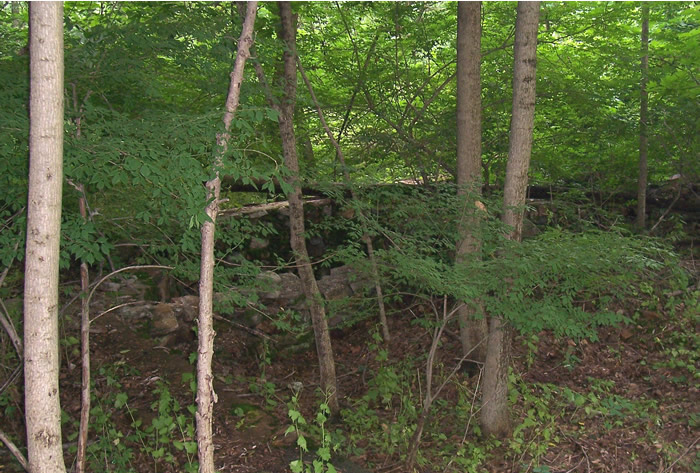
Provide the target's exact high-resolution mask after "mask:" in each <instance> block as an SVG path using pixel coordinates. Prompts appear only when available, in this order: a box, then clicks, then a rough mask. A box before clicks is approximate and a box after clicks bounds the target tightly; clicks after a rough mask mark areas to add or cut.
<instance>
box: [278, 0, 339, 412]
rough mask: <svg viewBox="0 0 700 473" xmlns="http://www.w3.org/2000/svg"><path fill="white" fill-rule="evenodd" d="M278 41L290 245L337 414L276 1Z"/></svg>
mask: <svg viewBox="0 0 700 473" xmlns="http://www.w3.org/2000/svg"><path fill="white" fill-rule="evenodd" d="M278 5H279V10H280V19H281V20H282V25H281V29H280V33H281V38H282V40H283V41H284V42H285V43H286V46H287V47H286V48H285V50H284V54H283V60H284V98H283V99H282V100H281V103H280V105H278V106H277V108H278V112H279V114H278V115H279V117H278V122H279V127H280V135H281V137H282V149H283V153H284V163H285V166H286V167H287V169H288V170H289V171H290V175H289V177H288V178H287V183H288V184H289V186H290V187H291V189H292V190H291V191H290V192H289V195H288V196H287V199H288V200H289V223H290V243H291V247H292V251H293V252H294V257H295V259H296V265H297V270H298V271H299V278H300V279H301V284H302V288H303V290H304V296H305V297H306V301H307V304H308V305H309V311H310V312H311V321H312V323H313V327H314V336H315V339H316V351H317V354H318V362H319V371H320V378H321V379H320V381H321V389H322V390H323V391H324V392H325V393H326V395H327V396H328V406H329V408H330V410H331V413H332V414H333V415H336V414H338V412H339V410H340V408H339V405H338V392H337V391H338V390H337V384H336V376H335V361H334V360H333V348H332V345H331V337H330V332H329V331H328V322H327V320H326V311H325V308H324V306H323V298H322V296H321V292H320V291H319V289H318V285H317V283H316V278H315V277H314V272H313V269H312V267H311V261H310V260H309V254H308V252H307V250H306V239H305V236H304V235H305V231H306V230H305V227H304V208H303V206H302V197H301V185H300V182H299V159H298V157H297V150H296V138H295V136H294V105H295V102H296V89H297V65H296V57H295V54H294V51H295V50H296V27H295V25H294V19H293V17H292V7H291V4H290V3H289V2H279V3H278Z"/></svg>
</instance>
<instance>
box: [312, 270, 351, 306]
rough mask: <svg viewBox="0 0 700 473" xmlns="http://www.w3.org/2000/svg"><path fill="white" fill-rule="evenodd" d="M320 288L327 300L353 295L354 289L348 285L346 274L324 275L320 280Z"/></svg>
mask: <svg viewBox="0 0 700 473" xmlns="http://www.w3.org/2000/svg"><path fill="white" fill-rule="evenodd" d="M318 290H319V291H321V294H322V295H323V297H325V298H326V300H329V301H333V300H336V299H342V298H343V297H350V296H352V289H351V288H350V286H349V285H348V280H347V278H346V277H344V275H341V276H337V275H336V276H333V275H332V274H330V275H328V276H324V277H322V278H321V279H319V281H318Z"/></svg>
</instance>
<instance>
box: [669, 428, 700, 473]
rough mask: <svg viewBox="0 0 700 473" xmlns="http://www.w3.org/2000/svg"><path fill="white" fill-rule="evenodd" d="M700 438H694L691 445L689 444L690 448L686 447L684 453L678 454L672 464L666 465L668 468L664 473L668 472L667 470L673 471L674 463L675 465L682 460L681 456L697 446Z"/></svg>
mask: <svg viewBox="0 0 700 473" xmlns="http://www.w3.org/2000/svg"><path fill="white" fill-rule="evenodd" d="M698 440H700V437H697V438H696V439H695V440H693V443H691V444H690V445H688V448H686V449H685V451H684V452H683V453H681V454H680V455H679V456H678V458H676V459H675V461H674V462H673V463H671V464H670V465H668V466H667V467H666V469H665V470H664V471H663V473H666V472H667V471H671V468H673V465H675V464H676V463H678V462H679V461H681V458H683V457H684V456H686V455H687V454H688V452H689V451H690V449H691V448H693V447H694V446H695V444H696V443H698Z"/></svg>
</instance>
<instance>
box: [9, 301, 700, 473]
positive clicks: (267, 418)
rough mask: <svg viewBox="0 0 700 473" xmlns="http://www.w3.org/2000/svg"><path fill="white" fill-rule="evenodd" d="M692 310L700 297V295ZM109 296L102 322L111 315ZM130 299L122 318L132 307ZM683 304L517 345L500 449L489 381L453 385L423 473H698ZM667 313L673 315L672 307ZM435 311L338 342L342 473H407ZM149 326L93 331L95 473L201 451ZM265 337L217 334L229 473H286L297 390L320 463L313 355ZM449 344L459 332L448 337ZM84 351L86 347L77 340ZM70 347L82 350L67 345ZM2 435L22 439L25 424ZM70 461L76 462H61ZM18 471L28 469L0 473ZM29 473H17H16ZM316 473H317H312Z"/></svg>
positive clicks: (189, 349)
mask: <svg viewBox="0 0 700 473" xmlns="http://www.w3.org/2000/svg"><path fill="white" fill-rule="evenodd" d="M695 296H697V291H696V292H695ZM111 297H113V295H112V296H110V295H109V294H108V293H102V294H101V295H100V296H98V297H97V298H96V299H95V301H94V307H93V313H99V312H100V311H102V310H105V309H106V308H109V307H110V305H113V303H114V300H113V299H111ZM129 297H134V296H127V298H126V299H123V298H122V299H120V302H121V303H124V302H133V303H138V302H139V301H137V300H129ZM688 300H689V299H688V298H687V297H686V299H685V303H684V302H683V299H682V297H676V298H675V299H673V300H672V301H670V302H669V301H668V300H666V301H663V300H659V301H657V304H655V305H654V306H653V307H652V306H647V307H635V306H634V304H632V305H631V306H630V307H633V308H630V309H624V310H626V312H627V315H628V316H629V317H630V318H631V319H632V320H633V323H632V324H630V325H627V326H623V327H619V328H605V329H602V330H601V332H600V340H599V341H595V342H593V341H579V342H575V341H573V340H563V341H562V340H555V339H554V338H553V337H552V335H551V334H549V333H547V332H543V333H540V334H539V335H538V336H537V337H529V338H523V337H521V336H515V337H514V339H513V372H512V375H511V380H512V381H513V383H512V385H513V388H512V392H511V402H512V407H513V420H514V426H515V431H514V434H513V436H512V437H511V438H509V439H505V440H501V441H497V440H494V439H484V438H481V436H480V435H479V433H478V399H477V397H476V396H475V391H477V387H478V384H479V381H480V377H479V374H478V373H476V374H472V375H471V376H470V375H469V374H466V373H464V372H458V373H457V374H456V375H455V376H454V377H452V378H450V379H449V380H447V383H446V384H445V389H444V390H443V391H442V392H441V394H440V396H439V398H438V400H437V401H436V402H435V404H434V407H433V409H432V411H431V416H430V418H429V419H428V422H427V423H426V432H425V434H424V436H423V441H422V443H421V449H420V455H419V465H418V466H417V471H420V472H437V471H474V472H490V473H498V472H528V471H529V472H535V473H546V472H550V473H553V472H561V473H563V472H612V473H623V472H653V473H662V472H663V473H670V472H679V473H680V472H698V471H700V442H699V440H700V411H699V409H698V407H699V406H700V390H699V387H700V376H699V375H698V371H697V370H698V368H700V367H699V366H698V360H699V356H700V355H699V354H698V349H699V347H698V333H699V332H698V320H699V319H698V313H697V311H698V305H697V304H695V305H693V304H692V303H688ZM669 304H672V305H669ZM427 310H428V307H426V306H425V305H418V304H413V305H412V304H411V301H404V303H403V304H398V305H396V306H395V307H393V314H392V315H391V316H390V317H389V320H390V329H391V333H392V335H393V338H392V341H391V342H390V343H389V344H388V346H385V347H383V346H382V345H381V344H378V343H377V342H376V340H375V338H373V337H372V334H373V333H375V332H376V330H377V328H376V323H375V321H374V320H364V321H360V322H359V323H356V324H355V325H352V326H350V327H346V328H344V329H336V330H333V332H332V337H333V347H334V353H335V362H336V367H337V368H336V369H337V375H338V383H339V386H338V388H339V392H340V394H341V399H342V401H341V407H343V415H342V420H336V421H333V422H330V421H329V422H326V423H325V424H324V426H323V427H324V431H326V432H328V431H330V432H332V433H333V436H332V441H333V442H334V443H337V449H336V450H333V449H331V453H332V455H331V459H330V462H331V463H332V464H333V465H334V466H335V467H336V469H337V470H338V471H342V472H350V473H362V472H370V471H372V472H401V471H405V469H404V467H403V464H402V463H401V458H402V456H403V455H405V453H406V449H407V447H408V443H409V442H410V439H411V435H410V433H411V430H412V426H414V425H415V419H416V416H417V415H418V414H419V413H420V405H421V404H420V402H421V401H420V398H421V397H422V395H423V394H424V392H425V389H426V386H425V364H426V356H425V354H426V353H427V351H428V349H429V347H430V344H431V332H430V331H429V330H426V329H425V328H422V327H421V326H419V325H417V324H415V323H414V322H415V320H416V319H415V317H416V316H417V315H419V314H420V312H421V311H424V312H425V311H427ZM151 323H152V322H151V321H150V320H148V319H138V320H134V319H130V318H129V317H127V316H124V315H123V314H121V313H120V312H119V311H113V312H110V313H107V314H106V315H104V316H101V317H99V318H98V319H97V320H96V321H95V322H94V325H93V329H92V340H91V341H92V373H93V375H92V376H93V381H94V383H95V387H94V390H93V393H94V399H93V404H92V405H93V409H94V410H93V416H92V418H93V424H92V425H91V442H92V443H91V458H92V459H91V462H92V463H91V464H92V466H93V471H115V472H121V471H138V472H180V471H188V468H187V467H186V466H185V465H186V463H187V461H188V454H187V453H186V450H187V449H188V448H189V449H190V454H189V459H190V460H191V459H193V458H194V456H193V455H192V454H193V453H194V452H195V451H196V449H195V450H192V449H193V448H194V444H193V440H194V438H193V436H192V433H193V430H192V429H193V422H194V420H193V419H194V415H192V414H191V410H192V409H194V407H193V406H194V395H193V393H192V389H191V382H190V381H191V379H192V376H193V373H194V365H193V364H192V363H191V362H190V360H191V359H192V358H193V356H192V354H193V353H195V352H196V342H195V340H194V337H192V338H191V339H187V337H185V338H184V339H183V340H178V341H176V343H175V344H174V345H171V346H169V347H167V348H166V347H161V346H158V345H159V339H157V338H154V337H152V336H150V335H149V333H150V332H149V330H150V328H151V327H149V324H151ZM257 329H258V330H260V331H261V332H262V333H265V334H268V336H269V337H270V338H269V339H268V338H264V337H261V336H259V335H254V334H251V333H250V332H249V331H246V330H242V329H241V328H240V327H236V326H233V325H231V324H228V323H226V322H225V321H221V320H219V321H217V324H216V330H217V337H216V340H215V345H216V355H215V361H214V374H215V383H214V386H215V390H216V392H217V394H218V402H217V403H216V405H215V422H214V443H215V446H216V453H215V458H216V464H217V467H218V471H220V472H261V473H262V472H269V473H277V472H280V473H281V472H286V471H290V468H289V462H290V461H291V460H294V459H295V458H296V459H298V458H299V451H298V448H297V443H296V439H297V437H296V434H294V433H291V434H288V435H285V432H286V431H287V430H288V427H289V426H290V425H291V421H290V418H289V416H288V413H289V410H290V405H289V402H290V399H291V395H292V389H293V388H294V386H295V385H294V384H293V383H301V384H296V386H297V388H298V387H299V386H303V388H302V390H301V394H300V396H299V404H298V406H292V407H293V408H294V409H298V410H299V411H300V412H301V413H302V414H303V416H304V417H305V419H307V421H308V424H309V425H308V426H302V427H301V431H302V433H303V434H304V435H306V437H308V439H309V445H310V450H311V451H310V452H309V453H305V454H304V455H303V460H304V461H305V462H310V461H311V460H313V459H314V458H316V456H315V453H314V452H315V450H316V448H317V447H318V444H319V441H320V439H321V438H322V436H321V434H320V432H321V429H320V428H319V427H318V425H315V424H314V420H315V419H316V413H317V412H318V410H319V404H320V403H321V402H322V401H323V399H321V398H320V395H319V393H318V392H317V391H316V388H317V386H318V384H317V383H318V369H317V363H316V354H315V350H314V349H313V345H312V344H308V343H307V344H306V345H303V344H302V345H299V346H294V347H287V348H282V347H281V346H278V342H279V340H281V337H282V333H281V332H280V331H277V330H276V329H275V328H274V326H273V324H272V323H270V322H269V321H265V322H263V323H262V324H261V325H260V326H258V327H257ZM452 329H453V330H455V329H456V327H452ZM72 335H74V336H77V334H72ZM68 340H73V341H74V342H75V339H72V338H70V337H69V338H68ZM78 347H79V344H77V342H76V344H74V345H72V346H71V345H70V343H69V344H68V346H64V347H63V348H62V353H63V355H64V360H63V362H64V366H69V367H71V368H72V369H64V370H63V371H62V375H61V398H62V407H63V409H64V411H65V413H66V414H67V415H68V416H69V418H70V419H72V420H71V421H69V422H68V423H66V424H65V425H66V428H65V431H64V435H65V438H64V441H65V442H66V443H67V444H68V451H69V452H73V451H74V450H75V443H74V438H75V436H74V433H75V430H76V427H77V422H76V419H78V418H79V411H80V369H79V360H80V358H79V354H78ZM459 352H460V348H459V344H458V341H457V339H456V336H454V334H446V335H444V336H443V339H442V345H441V346H440V348H439V351H438V356H437V358H436V360H435V379H436V380H435V381H434V382H433V391H435V389H436V386H437V385H438V383H442V381H444V380H445V379H446V377H447V375H448V374H449V373H450V371H451V370H452V367H453V366H454V364H455V360H457V359H458V358H459ZM12 424H13V426H12V427H13V428H11V429H10V428H7V427H5V429H6V431H10V432H14V434H15V435H17V436H19V435H21V429H22V427H21V423H20V421H18V422H17V423H14V422H13V423H12ZM72 457H73V455H72V454H70V453H67V455H66V458H72ZM6 460H7V457H5V456H3V457H1V458H0V471H3V472H5V471H15V470H16V469H17V468H18V466H16V464H14V466H13V465H12V464H8V465H6V467H4V468H3V467H2V463H4V462H6ZM16 471H20V470H18V469H17V470H16ZM309 471H313V470H309Z"/></svg>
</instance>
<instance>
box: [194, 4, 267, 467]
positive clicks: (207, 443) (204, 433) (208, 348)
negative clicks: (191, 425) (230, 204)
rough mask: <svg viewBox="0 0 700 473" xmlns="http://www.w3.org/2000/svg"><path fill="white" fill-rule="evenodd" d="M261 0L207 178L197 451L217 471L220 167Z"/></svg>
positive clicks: (246, 34)
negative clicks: (216, 305)
mask: <svg viewBox="0 0 700 473" xmlns="http://www.w3.org/2000/svg"><path fill="white" fill-rule="evenodd" d="M257 3H258V2H257V1H251V2H248V4H247V10H246V15H245V19H244V21H243V29H242V31H241V36H240V38H239V39H238V53H237V54H236V60H235V62H234V65H233V70H232V72H231V82H230V84H229V90H228V97H227V98H226V111H225V113H224V118H223V121H224V130H225V131H224V132H223V133H221V134H220V135H219V136H217V145H218V147H219V150H218V153H219V154H218V155H217V156H216V158H215V159H214V163H213V166H212V167H213V169H214V172H215V176H214V178H213V179H212V180H210V181H209V182H207V184H206V187H207V200H209V201H210V202H209V204H208V205H207V208H206V212H207V215H208V216H209V218H210V219H211V221H208V222H204V224H203V225H202V230H201V235H202V257H201V262H200V265H201V266H200V280H199V319H198V328H199V329H198V337H199V339H198V352H197V355H198V356H197V413H196V414H195V418H196V421H197V452H198V455H199V471H200V473H214V472H215V471H216V469H215V467H214V444H213V438H212V437H213V434H212V420H213V413H214V404H215V403H216V401H217V396H216V393H215V392H214V384H213V380H214V376H213V374H212V369H211V365H212V359H213V356H214V337H215V336H216V332H215V331H214V322H213V319H214V315H213V299H214V297H213V296H214V264H215V259H214V244H215V230H216V216H217V214H218V211H219V195H220V192H221V179H220V178H219V168H220V167H221V166H222V164H223V157H224V155H225V153H226V149H227V147H228V141H229V130H230V129H231V122H232V121H233V116H234V114H235V112H236V109H237V108H238V103H239V99H240V93H241V84H242V82H243V69H244V67H245V62H246V60H247V59H248V57H249V56H250V45H251V44H252V43H253V25H254V24H255V15H256V12H257Z"/></svg>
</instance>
